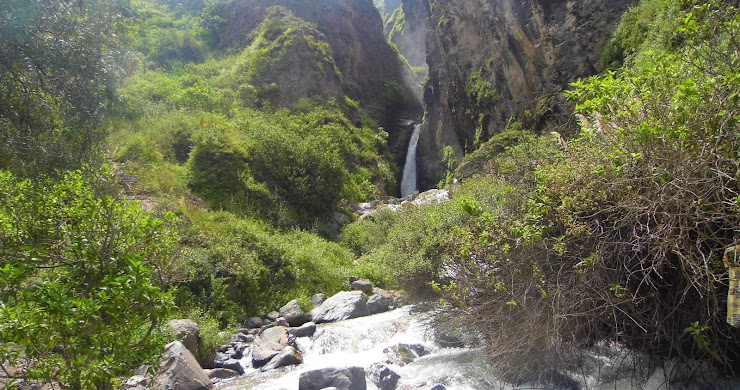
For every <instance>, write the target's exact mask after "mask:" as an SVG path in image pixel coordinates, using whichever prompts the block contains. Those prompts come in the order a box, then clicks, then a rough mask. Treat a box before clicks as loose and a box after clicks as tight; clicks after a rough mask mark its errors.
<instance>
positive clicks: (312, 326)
mask: <svg viewBox="0 0 740 390" xmlns="http://www.w3.org/2000/svg"><path fill="white" fill-rule="evenodd" d="M288 333H290V334H291V335H293V336H295V337H311V336H313V335H314V333H316V323H314V322H307V323H305V324H303V325H301V326H299V327H298V328H291V329H289V330H288Z"/></svg>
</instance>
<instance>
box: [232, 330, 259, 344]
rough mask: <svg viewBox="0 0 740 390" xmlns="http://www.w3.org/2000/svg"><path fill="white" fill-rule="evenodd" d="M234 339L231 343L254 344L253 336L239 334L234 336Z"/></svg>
mask: <svg viewBox="0 0 740 390" xmlns="http://www.w3.org/2000/svg"><path fill="white" fill-rule="evenodd" d="M234 339H235V340H233V341H240V342H242V343H251V342H254V335H251V334H248V333H242V332H239V333H237V334H236V335H235V336H234Z"/></svg>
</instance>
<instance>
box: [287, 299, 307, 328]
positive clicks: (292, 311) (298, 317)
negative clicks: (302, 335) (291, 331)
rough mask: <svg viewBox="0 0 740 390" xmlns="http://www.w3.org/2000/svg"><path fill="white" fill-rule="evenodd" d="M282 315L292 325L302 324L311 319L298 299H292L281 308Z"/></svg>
mask: <svg viewBox="0 0 740 390" xmlns="http://www.w3.org/2000/svg"><path fill="white" fill-rule="evenodd" d="M280 316H281V317H283V318H285V320H286V321H288V324H289V325H290V326H301V325H303V324H305V323H306V322H308V321H309V318H308V314H306V312H304V311H303V309H301V306H300V305H299V304H298V300H295V299H294V300H292V301H290V302H288V303H286V304H285V306H283V307H281V308H280Z"/></svg>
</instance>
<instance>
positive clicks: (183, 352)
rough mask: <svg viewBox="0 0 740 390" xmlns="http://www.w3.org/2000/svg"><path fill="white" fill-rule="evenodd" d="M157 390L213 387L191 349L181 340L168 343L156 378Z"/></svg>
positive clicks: (196, 389)
mask: <svg viewBox="0 0 740 390" xmlns="http://www.w3.org/2000/svg"><path fill="white" fill-rule="evenodd" d="M152 388H153V389H156V390H171V389H177V390H206V389H211V388H213V385H212V384H211V379H210V378H208V375H206V373H205V371H203V369H202V368H201V367H200V365H198V362H197V361H196V360H195V357H194V356H193V354H192V353H190V351H189V350H188V349H187V348H185V345H183V344H182V343H181V342H179V341H174V342H172V343H169V344H167V349H166V352H165V358H164V359H163V360H162V362H161V370H160V372H159V373H157V375H156V377H155V378H154V386H153V387H152Z"/></svg>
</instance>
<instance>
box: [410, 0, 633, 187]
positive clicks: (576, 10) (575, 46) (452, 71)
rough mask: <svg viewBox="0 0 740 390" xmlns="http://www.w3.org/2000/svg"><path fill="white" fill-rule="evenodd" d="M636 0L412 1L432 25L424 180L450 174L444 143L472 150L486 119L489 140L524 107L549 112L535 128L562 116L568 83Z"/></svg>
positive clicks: (591, 63)
mask: <svg viewBox="0 0 740 390" xmlns="http://www.w3.org/2000/svg"><path fill="white" fill-rule="evenodd" d="M634 2H635V1H633V0H593V1H577V0H561V1H550V0H465V1H455V2H452V1H436V2H435V6H434V7H430V5H429V3H430V2H429V0H404V12H405V14H406V21H407V23H409V24H412V25H415V24H420V23H421V24H425V25H426V27H427V39H426V45H427V63H428V64H429V67H430V69H429V81H428V83H427V85H426V86H425V91H424V104H425V106H426V118H425V121H424V126H423V128H422V132H421V138H420V141H419V146H418V153H419V164H418V166H419V188H421V189H425V188H430V187H433V186H435V184H436V183H437V182H438V181H439V180H440V179H441V178H442V177H443V173H444V169H445V167H444V165H443V164H442V163H441V161H442V158H441V151H442V148H443V147H444V146H446V145H449V146H452V147H453V149H454V150H455V151H456V153H457V154H458V156H460V155H461V154H462V153H463V152H470V151H471V149H472V148H473V145H474V141H475V137H476V130H477V129H478V128H481V130H482V132H481V138H482V139H483V140H485V139H488V138H489V137H490V136H492V135H494V134H497V133H499V132H500V131H501V130H502V129H503V128H504V127H505V126H506V123H507V122H508V121H509V119H510V118H511V117H512V116H517V115H519V114H521V113H522V112H524V110H529V111H530V113H532V114H533V115H532V117H533V118H534V119H531V120H537V121H539V122H538V123H531V125H533V126H534V127H539V128H544V127H546V126H547V125H548V123H550V122H551V121H555V120H556V119H555V118H556V117H557V116H558V114H559V113H561V111H559V110H562V109H566V110H567V107H565V108H563V107H564V106H562V105H561V104H562V103H563V102H564V98H563V96H562V91H563V90H564V89H565V88H566V87H567V86H568V84H569V83H570V82H572V81H574V80H576V79H577V78H580V77H584V76H589V75H593V74H594V73H596V71H597V70H598V69H597V67H598V59H599V55H600V53H601V49H602V47H603V45H604V44H605V43H606V41H607V40H608V39H609V37H610V36H611V31H612V30H613V28H614V27H615V26H616V24H617V23H618V22H619V20H620V18H621V15H622V14H623V13H624V12H625V11H626V10H627V8H628V7H629V5H631V4H633V3H634ZM551 106H554V107H556V108H555V109H554V110H552V109H550V107H551ZM557 107H561V108H557ZM540 111H544V112H540ZM540 114H541V115H540ZM540 116H541V118H535V117H540Z"/></svg>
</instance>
